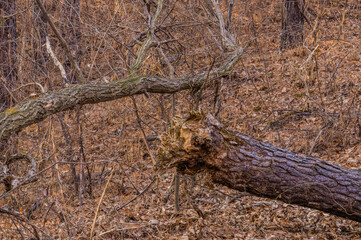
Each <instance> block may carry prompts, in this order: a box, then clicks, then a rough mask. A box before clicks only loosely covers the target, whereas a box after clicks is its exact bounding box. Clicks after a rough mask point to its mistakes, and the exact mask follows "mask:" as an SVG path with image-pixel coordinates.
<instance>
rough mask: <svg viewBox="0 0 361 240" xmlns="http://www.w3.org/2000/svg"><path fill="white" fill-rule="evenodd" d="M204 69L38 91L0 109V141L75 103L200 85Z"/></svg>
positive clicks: (232, 60) (221, 71) (228, 65)
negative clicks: (166, 76)
mask: <svg viewBox="0 0 361 240" xmlns="http://www.w3.org/2000/svg"><path fill="white" fill-rule="evenodd" d="M244 50H245V49H244V48H241V47H239V48H238V49H237V50H236V51H235V53H234V54H233V55H232V56H230V57H229V58H228V59H227V61H226V62H225V63H224V64H223V65H221V66H220V67H218V68H215V69H214V70H212V71H211V73H210V74H209V79H215V78H218V77H221V76H226V75H228V74H229V72H230V71H231V70H232V68H233V67H234V66H235V65H236V64H237V62H238V61H239V60H240V58H241V56H242V54H243V52H244ZM206 78H207V72H202V73H199V74H196V75H190V76H185V77H180V78H173V79H168V78H160V77H157V76H130V77H128V78H126V79H123V80H119V81H114V82H110V83H102V84H95V83H88V84H78V85H71V86H70V87H67V88H63V89H61V90H59V91H57V92H49V93H46V94H43V95H40V96H39V97H38V98H36V99H31V100H27V101H24V102H21V103H19V104H17V105H16V106H14V107H13V108H10V109H8V110H6V111H4V112H2V113H0V141H1V140H6V139H8V138H9V137H10V136H11V135H12V134H14V133H17V132H19V131H20V130H22V129H23V128H25V127H27V126H30V125H32V124H34V123H38V122H41V121H43V120H44V119H45V118H46V117H48V116H50V115H52V114H55V113H58V112H62V111H65V110H69V109H72V108H74V107H75V106H76V105H85V104H94V103H100V102H106V101H111V100H115V99H119V98H123V97H127V96H132V95H136V94H142V93H145V92H150V93H174V92H179V91H182V90H185V89H191V88H197V87H200V86H202V84H203V82H204V81H205V79H206Z"/></svg>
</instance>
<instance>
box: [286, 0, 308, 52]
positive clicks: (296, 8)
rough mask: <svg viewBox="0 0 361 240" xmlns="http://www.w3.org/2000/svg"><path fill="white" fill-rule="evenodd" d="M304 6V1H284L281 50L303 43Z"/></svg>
mask: <svg viewBox="0 0 361 240" xmlns="http://www.w3.org/2000/svg"><path fill="white" fill-rule="evenodd" d="M304 5H305V0H284V4H283V14H282V36H281V50H283V49H287V48H294V47H297V46H299V45H301V44H302V43H303V24H304V18H303V11H304Z"/></svg>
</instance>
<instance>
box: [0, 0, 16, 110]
mask: <svg viewBox="0 0 361 240" xmlns="http://www.w3.org/2000/svg"><path fill="white" fill-rule="evenodd" d="M0 11H1V13H0V15H1V19H0V28H1V29H0V54H1V56H0V77H1V78H0V112H1V111H3V110H4V109H6V108H8V107H9V106H10V104H11V103H12V101H14V99H12V98H11V92H10V90H11V89H12V88H13V86H14V85H15V83H16V79H17V66H16V15H15V13H16V4H15V0H2V1H0Z"/></svg>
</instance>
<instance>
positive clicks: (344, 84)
mask: <svg viewBox="0 0 361 240" xmlns="http://www.w3.org/2000/svg"><path fill="white" fill-rule="evenodd" d="M359 11H360V10H359V9H351V10H349V12H348V19H349V20H348V21H346V22H345V23H344V25H345V26H344V29H347V31H346V30H344V33H342V38H338V37H333V36H339V34H340V32H338V28H332V29H331V28H328V27H327V26H326V25H327V24H329V25H332V24H335V25H337V24H338V19H337V17H334V16H333V15H332V12H330V13H329V16H328V18H327V19H328V20H327V21H321V22H320V25H321V27H320V32H321V33H320V34H319V36H320V37H319V39H314V37H313V36H312V34H311V30H310V29H308V31H307V32H308V35H306V36H305V44H304V46H300V47H298V48H296V49H293V50H286V51H284V52H282V53H281V52H280V51H279V44H280V42H279V40H274V39H275V38H274V36H272V35H266V36H265V37H264V38H258V40H257V42H256V43H254V44H252V46H251V47H250V48H249V49H248V50H247V52H246V55H245V56H244V58H243V60H242V61H241V63H239V64H238V65H237V66H236V69H234V71H233V73H232V75H231V76H230V77H229V78H225V79H222V87H221V91H220V97H221V98H222V108H221V111H220V116H221V117H222V121H223V122H224V123H225V124H226V125H227V127H228V128H229V129H231V130H233V131H238V132H241V133H242V134H245V135H249V136H252V137H254V138H257V139H260V140H262V141H266V142H269V143H272V144H274V145H276V146H280V147H283V148H287V149H290V150H292V151H295V152H300V153H304V154H310V155H312V156H314V157H317V158H320V159H322V160H326V161H329V162H331V163H333V164H338V165H341V166H343V167H347V168H352V169H359V168H361V155H360V154H361V123H360V120H359V117H360V114H361V109H360V100H361V95H360V93H361V84H360V76H361V55H360V53H361V37H360V32H361V29H360V28H361V18H360V14H359ZM268 20H269V21H271V20H270V19H268ZM332 21H333V22H332ZM235 24H236V23H235ZM266 26H268V27H270V28H272V27H274V28H276V27H280V26H279V25H276V24H275V23H272V22H264V23H262V26H260V27H263V28H265V27H266ZM308 28H309V27H308ZM270 31H271V30H270ZM313 50H314V51H313ZM203 94H204V99H203V100H202V104H201V109H202V111H204V112H211V111H212V108H213V106H212V103H213V97H214V89H213V88H212V87H209V88H207V89H206V90H205V91H204V93H203ZM175 98H176V114H177V115H180V116H186V114H187V113H188V112H189V111H190V104H189V103H190V102H191V101H192V97H191V95H190V94H189V92H182V93H177V94H175ZM135 99H136V102H137V107H138V109H139V114H140V117H141V119H142V128H143V129H144V130H145V133H146V135H147V136H151V135H157V136H159V135H160V134H161V133H162V132H164V131H165V130H166V129H167V128H168V126H169V124H170V118H171V110H170V109H171V102H172V96H171V95H155V94H154V95H150V96H149V97H147V96H145V95H141V96H136V97H135ZM75 112H76V111H69V112H66V113H65V114H64V119H65V121H66V122H67V124H68V125H67V127H68V128H69V129H68V132H69V133H76V132H78V131H79V129H78V125H77V124H76V114H75ZM81 122H82V129H83V133H82V141H83V150H84V155H85V159H86V161H87V162H88V163H87V164H84V168H83V171H84V178H85V179H83V181H84V182H85V183H86V184H85V186H86V188H85V189H84V194H83V195H82V196H80V195H79V194H77V193H76V192H75V191H74V181H73V179H72V177H71V176H72V174H71V168H70V164H66V163H65V162H67V161H68V159H67V158H66V156H67V147H66V146H67V145H66V143H65V140H64V139H63V138H64V137H63V130H62V128H61V126H60V124H59V121H58V118H57V117H56V116H53V117H50V118H49V119H48V120H46V121H45V122H43V123H41V124H39V125H37V126H33V127H29V128H28V129H27V130H25V131H23V132H22V133H21V134H20V136H21V139H22V140H21V142H19V148H20V149H21V150H23V151H26V152H29V151H31V152H33V153H37V152H39V155H38V157H39V159H45V158H46V156H42V155H41V153H43V152H44V151H43V149H42V148H43V146H42V144H41V143H42V140H41V139H37V138H35V137H34V136H36V134H37V133H38V131H39V128H40V129H41V128H44V129H47V131H49V132H51V134H50V135H51V136H52V137H51V138H49V139H51V140H50V142H49V143H47V144H48V145H47V147H46V148H47V151H48V152H49V153H54V152H57V154H55V155H54V156H55V157H54V158H52V159H51V161H53V163H54V162H56V161H60V162H64V164H58V165H56V167H54V168H51V169H50V170H48V171H46V172H45V174H44V175H43V176H42V178H41V180H39V181H38V182H37V183H34V184H30V185H28V186H27V187H26V192H24V191H19V192H15V193H14V194H13V195H12V196H11V198H9V199H8V201H9V204H11V205H12V206H13V208H14V209H18V210H19V211H21V212H22V213H24V214H25V215H28V216H29V219H30V220H31V221H32V222H33V223H34V224H35V225H37V226H38V227H40V228H42V229H43V230H44V231H45V232H47V233H49V234H50V235H51V236H53V237H54V238H55V239H89V236H90V234H91V229H92V224H93V221H94V218H95V214H96V211H97V207H98V204H99V203H100V208H99V211H98V215H97V221H96V224H95V227H94V237H93V239H182V240H186V239H360V238H361V223H357V222H354V221H351V220H346V219H343V218H340V217H335V216H332V215H329V214H326V213H323V212H320V211H317V210H313V209H309V208H304V207H299V206H295V205H289V204H285V203H282V202H280V201H277V200H270V199H263V198H259V197H254V196H250V195H248V194H244V193H240V192H237V191H234V190H230V189H227V188H226V187H222V186H217V185H212V184H211V183H209V181H208V178H207V176H206V175H204V174H199V175H197V176H196V177H193V178H192V177H189V176H181V181H180V182H181V185H180V211H179V212H176V211H175V204H174V188H173V187H172V186H173V185H172V179H173V175H174V171H173V170H169V171H168V172H166V173H165V174H163V175H162V176H160V177H159V178H157V179H156V180H155V181H153V179H154V176H155V173H154V169H153V163H152V158H151V157H150V154H152V155H153V156H154V158H156V157H157V149H158V147H159V144H160V140H158V139H156V140H154V141H150V142H149V147H150V151H151V153H149V152H148V150H147V148H146V145H145V142H144V138H143V136H142V132H141V129H140V127H139V124H138V122H137V117H136V113H135V109H134V105H133V102H132V100H131V99H130V98H124V99H120V100H116V101H112V102H110V103H109V102H108V103H101V104H97V105H94V106H84V107H83V108H82V115H81ZM51 141H52V142H51ZM76 141H77V140H76ZM76 141H75V142H76ZM76 144H78V143H76ZM49 146H50V147H49ZM51 146H57V147H54V148H52V147H51ZM29 149H31V150H29ZM75 151H76V152H78V151H80V148H78V147H77V148H75ZM41 164H42V163H40V167H41V168H43V169H44V168H45V167H48V166H50V165H51V164H52V163H51V162H50V163H48V162H46V163H45V161H44V165H43V166H42V165H41ZM85 166H87V167H85ZM76 169H77V171H79V172H80V171H81V168H80V166H79V165H77V166H76ZM89 172H91V176H90V177H89ZM89 179H91V182H90V183H89ZM108 181H109V183H107V182H108ZM152 181H153V182H152ZM149 185H150V187H149ZM148 187H149V188H148ZM143 190H145V191H144V193H143ZM102 194H104V195H102ZM133 198H135V199H134V201H132V202H130V203H129V204H127V203H128V202H129V201H130V200H132V199H133ZM124 204H127V205H126V206H123V205H124ZM34 206H36V207H34ZM31 209H34V210H31ZM29 213H30V215H29ZM0 221H2V220H0ZM0 224H1V223H0ZM0 226H2V231H0V232H1V233H0V239H20V238H18V237H19V236H20V235H19V234H18V232H16V229H14V227H13V225H12V223H11V222H9V221H5V220H4V222H2V225H0Z"/></svg>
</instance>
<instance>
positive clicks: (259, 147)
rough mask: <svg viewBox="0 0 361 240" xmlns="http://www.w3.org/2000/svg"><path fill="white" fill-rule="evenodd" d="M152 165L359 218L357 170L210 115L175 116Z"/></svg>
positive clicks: (360, 190)
mask: <svg viewBox="0 0 361 240" xmlns="http://www.w3.org/2000/svg"><path fill="white" fill-rule="evenodd" d="M161 139H162V146H161V147H160V149H159V152H158V155H159V159H158V162H157V164H156V166H155V169H156V170H157V171H159V172H162V171H163V170H165V169H169V168H172V167H177V169H178V171H180V172H182V173H185V174H196V173H197V172H200V171H205V172H208V174H209V175H210V176H211V179H212V181H213V182H214V183H217V184H222V185H225V186H227V187H229V188H232V189H236V190H239V191H244V192H248V193H250V194H253V195H256V196H260V197H266V198H270V199H276V200H281V201H283V202H286V203H290V204H297V205H301V206H305V207H309V208H314V209H318V210H321V211H323V212H327V213H330V214H333V215H337V216H341V217H344V218H348V219H352V220H355V221H358V222H361V174H360V173H359V172H358V171H355V170H349V169H346V168H343V167H340V166H336V165H332V164H330V163H328V162H325V161H321V160H318V159H316V158H313V157H310V156H306V155H302V154H297V153H294V152H291V151H289V150H286V149H282V148H279V147H276V146H273V145H271V144H269V143H264V142H261V141H259V140H256V139H253V138H251V137H248V136H244V135H241V134H238V133H234V132H230V131H227V130H226V129H225V128H224V126H223V125H222V124H221V123H220V122H219V121H217V120H216V119H215V118H214V117H213V116H212V115H210V114H209V115H207V116H202V115H197V114H193V115H192V116H190V117H189V118H188V119H187V120H182V119H180V118H178V119H176V120H175V124H174V127H172V128H171V129H170V130H169V131H168V132H167V133H165V134H163V135H162V137H161Z"/></svg>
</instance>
